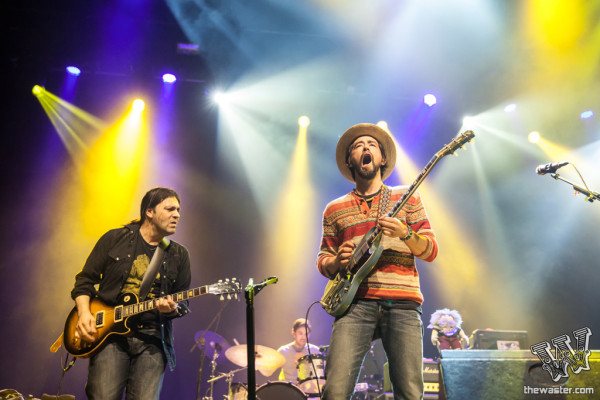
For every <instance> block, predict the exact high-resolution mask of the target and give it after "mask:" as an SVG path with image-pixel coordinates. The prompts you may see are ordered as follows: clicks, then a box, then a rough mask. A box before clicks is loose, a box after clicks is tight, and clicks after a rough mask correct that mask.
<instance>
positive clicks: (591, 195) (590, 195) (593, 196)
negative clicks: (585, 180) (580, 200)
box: [550, 173, 600, 203]
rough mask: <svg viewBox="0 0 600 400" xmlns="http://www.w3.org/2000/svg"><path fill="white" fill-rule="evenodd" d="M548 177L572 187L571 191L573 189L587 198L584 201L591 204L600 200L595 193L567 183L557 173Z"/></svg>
mask: <svg viewBox="0 0 600 400" xmlns="http://www.w3.org/2000/svg"><path fill="white" fill-rule="evenodd" d="M550 176H551V177H553V178H554V179H556V180H561V181H563V182H566V183H568V184H569V185H571V186H573V189H575V191H577V192H579V193H582V194H584V195H586V196H587V197H586V198H585V200H586V201H589V202H590V203H593V202H594V200H600V194H598V193H596V192H592V191H591V190H587V189H586V188H583V187H581V186H579V185H576V184H574V183H573V182H569V181H568V180H566V179H564V178H563V177H561V176H560V175H558V174H557V173H553V174H552V175H550Z"/></svg>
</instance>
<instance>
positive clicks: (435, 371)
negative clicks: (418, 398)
mask: <svg viewBox="0 0 600 400" xmlns="http://www.w3.org/2000/svg"><path fill="white" fill-rule="evenodd" d="M423 390H424V393H423V399H431V400H436V399H438V393H439V391H440V365H439V362H437V361H433V360H432V359H429V358H425V359H423ZM383 391H384V392H385V393H384V395H386V394H387V395H390V396H391V397H390V398H391V399H392V400H393V398H394V396H393V395H392V394H391V393H392V383H391V381H390V369H389V367H388V363H385V364H383ZM384 395H382V397H381V399H386V397H385V396H384ZM377 400H379V398H378V399H377Z"/></svg>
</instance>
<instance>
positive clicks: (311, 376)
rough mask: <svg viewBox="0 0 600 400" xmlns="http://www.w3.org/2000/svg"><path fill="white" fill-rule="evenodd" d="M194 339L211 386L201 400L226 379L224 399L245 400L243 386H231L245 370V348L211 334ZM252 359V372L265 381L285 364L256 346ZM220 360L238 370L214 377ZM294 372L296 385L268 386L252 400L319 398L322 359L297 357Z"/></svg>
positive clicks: (273, 353) (274, 353) (199, 334)
mask: <svg viewBox="0 0 600 400" xmlns="http://www.w3.org/2000/svg"><path fill="white" fill-rule="evenodd" d="M195 336H196V341H197V342H201V341H200V340H199V339H200V338H202V339H204V340H203V341H202V342H203V343H204V352H205V356H206V357H207V358H209V359H211V360H212V371H211V377H210V379H209V380H208V383H210V384H211V389H210V393H211V397H204V399H212V385H213V383H214V382H215V381H217V380H219V379H222V378H226V381H227V396H226V399H227V400H247V399H248V390H247V387H246V385H245V384H242V383H237V382H233V375H234V374H235V373H236V372H239V371H242V370H245V369H246V368H247V367H248V357H247V354H248V347H247V346H246V345H245V344H236V345H234V346H230V345H229V343H228V342H227V341H226V340H225V339H224V338H223V337H221V336H219V335H218V334H216V333H213V332H211V331H199V332H197V333H196V335H195ZM254 355H255V367H256V370H257V371H258V372H260V373H261V374H262V375H263V376H265V377H269V376H271V375H272V374H273V373H274V372H275V371H277V370H278V369H279V368H281V367H282V366H283V364H284V363H285V358H284V357H283V355H282V354H281V353H279V352H278V351H277V350H274V349H272V348H270V347H266V346H261V345H256V346H255V350H254ZM223 356H224V357H225V358H226V359H227V360H229V361H230V362H232V363H233V364H235V365H237V366H239V367H240V368H238V369H235V370H232V371H229V372H226V373H217V375H215V369H216V366H217V361H218V360H222V361H224V359H223V358H222V357H223ZM296 368H297V370H298V382H296V383H292V382H287V381H275V382H268V383H266V384H264V385H262V386H260V387H258V388H257V390H256V398H257V399H259V400H281V399H286V400H306V399H316V398H320V397H321V394H322V393H323V386H324V385H325V356H323V355H321V354H311V355H306V356H304V357H301V358H300V359H298V362H297V365H296Z"/></svg>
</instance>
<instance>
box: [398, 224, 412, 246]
mask: <svg viewBox="0 0 600 400" xmlns="http://www.w3.org/2000/svg"><path fill="white" fill-rule="evenodd" d="M406 227H407V228H408V233H407V234H406V236H404V237H403V238H399V239H400V240H402V241H403V242H406V241H407V240H408V239H410V238H411V237H412V236H413V230H412V228H411V227H410V225H406Z"/></svg>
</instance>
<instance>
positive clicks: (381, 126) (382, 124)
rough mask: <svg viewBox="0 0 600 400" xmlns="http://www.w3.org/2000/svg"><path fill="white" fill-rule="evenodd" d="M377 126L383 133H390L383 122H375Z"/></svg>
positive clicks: (386, 124)
mask: <svg viewBox="0 0 600 400" xmlns="http://www.w3.org/2000/svg"><path fill="white" fill-rule="evenodd" d="M377 126H378V127H380V128H381V129H383V130H384V131H387V132H389V131H390V129H389V127H388V123H387V122H385V121H379V122H377Z"/></svg>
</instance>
